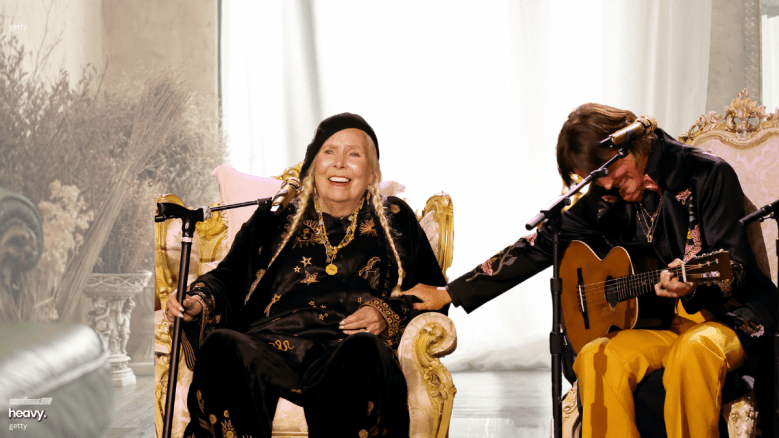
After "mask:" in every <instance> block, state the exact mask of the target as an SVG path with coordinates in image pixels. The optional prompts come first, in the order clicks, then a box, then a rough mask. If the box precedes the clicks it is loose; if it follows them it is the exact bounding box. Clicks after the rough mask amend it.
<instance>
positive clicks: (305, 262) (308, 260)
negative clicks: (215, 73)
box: [300, 257, 311, 268]
mask: <svg viewBox="0 0 779 438" xmlns="http://www.w3.org/2000/svg"><path fill="white" fill-rule="evenodd" d="M300 263H303V267H304V268H305V267H306V266H308V265H310V264H311V257H303V260H301V261H300Z"/></svg>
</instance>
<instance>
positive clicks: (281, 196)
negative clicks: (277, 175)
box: [270, 177, 300, 214]
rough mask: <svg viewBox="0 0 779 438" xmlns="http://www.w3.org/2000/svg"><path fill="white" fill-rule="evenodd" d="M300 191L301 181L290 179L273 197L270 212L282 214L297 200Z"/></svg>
mask: <svg viewBox="0 0 779 438" xmlns="http://www.w3.org/2000/svg"><path fill="white" fill-rule="evenodd" d="M298 191H300V180H299V179H297V178H294V177H293V178H289V179H287V180H286V181H284V184H282V185H281V189H279V191H278V192H277V193H276V194H275V195H274V196H273V201H272V205H271V207H270V211H271V212H272V213H274V214H277V213H280V212H282V211H284V209H286V208H287V206H288V205H289V203H290V202H291V201H292V200H293V199H295V197H297V195H298Z"/></svg>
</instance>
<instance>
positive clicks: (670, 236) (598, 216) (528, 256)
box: [448, 129, 777, 372]
mask: <svg viewBox="0 0 779 438" xmlns="http://www.w3.org/2000/svg"><path fill="white" fill-rule="evenodd" d="M656 133H657V136H658V138H657V140H655V142H654V144H653V147H652V152H651V154H650V157H649V159H648V163H647V168H646V173H647V174H648V175H649V176H650V177H651V178H652V179H653V180H654V181H656V182H657V183H658V185H659V187H660V188H661V189H662V192H663V205H662V209H661V211H660V216H659V219H658V221H659V222H658V225H657V228H656V230H655V234H654V239H653V242H652V244H653V246H654V248H655V250H656V252H657V253H658V254H659V256H660V257H661V258H662V263H664V264H663V265H661V267H664V266H666V265H667V264H668V263H670V262H671V261H673V260H674V259H676V258H679V259H683V260H686V258H685V255H687V256H688V258H689V256H692V255H695V254H704V253H708V252H712V251H714V250H719V249H723V250H726V251H728V252H729V253H730V258H731V262H732V264H733V267H734V269H733V271H734V272H733V275H734V278H733V281H732V283H731V284H730V285H728V286H726V287H720V286H718V285H712V286H706V285H703V284H699V285H698V287H697V290H696V292H695V294H694V295H693V296H692V298H691V299H689V301H687V300H683V303H684V307H685V310H687V311H688V312H689V313H694V312H697V311H699V310H700V309H707V310H708V311H710V312H711V313H712V314H714V315H715V316H716V317H717V319H718V320H720V321H722V322H724V323H725V324H727V325H728V326H730V327H731V328H734V329H735V331H736V333H737V334H738V336H739V339H740V340H741V343H742V345H743V347H744V350H745V352H746V353H747V357H748V361H749V364H750V366H751V369H752V372H757V371H758V369H759V368H760V365H759V364H760V363H761V362H762V363H765V361H766V359H767V357H766V355H765V354H763V355H762V357H761V352H763V353H765V351H770V350H766V346H767V344H769V343H768V342H767V340H768V339H769V338H770V336H769V334H770V333H772V332H773V330H774V329H775V320H776V309H777V289H776V287H775V286H774V284H773V282H771V281H770V280H769V279H768V278H767V277H766V276H765V275H764V274H763V273H762V272H761V271H760V269H759V268H758V266H757V262H756V260H755V256H754V254H753V253H752V249H751V247H750V244H749V241H748V239H747V235H746V232H745V229H744V227H743V226H742V225H741V224H740V223H739V222H738V220H739V219H740V218H742V217H743V216H744V194H743V191H742V190H741V185H740V184H739V182H738V178H737V176H736V173H735V171H734V170H733V168H732V167H731V166H730V165H729V164H727V163H726V162H725V161H723V160H722V159H720V158H717V157H715V156H713V155H711V154H708V153H706V152H704V151H702V150H701V149H699V148H695V147H690V146H686V145H683V144H681V143H679V142H677V141H676V140H674V139H673V138H671V137H670V136H669V135H668V134H666V133H665V132H663V131H662V130H660V129H658V130H657V131H656ZM690 201H692V202H693V203H694V205H695V214H696V216H697V222H698V225H697V229H695V228H694V229H693V230H691V231H692V232H691V233H690V234H691V236H690V242H688V236H687V233H688V229H689V228H690V219H691V218H690V210H689V206H690ZM635 214H636V210H635V208H633V207H632V206H631V203H628V202H625V201H624V200H622V199H621V198H619V196H618V193H616V196H615V193H614V192H608V191H606V190H605V189H604V188H602V187H599V186H595V185H591V186H590V190H589V192H588V193H587V194H585V195H584V196H583V197H582V199H580V200H579V201H578V202H577V203H576V204H574V205H573V206H572V207H571V208H570V209H568V210H567V211H566V212H565V213H564V214H563V219H562V225H561V241H562V243H563V245H562V246H563V249H564V248H565V247H566V245H567V244H568V243H569V242H571V241H572V240H581V241H584V242H586V243H588V244H591V245H594V246H597V244H598V243H601V244H602V243H604V242H605V243H608V246H623V247H629V246H630V245H631V242H630V240H631V239H632V238H633V236H634V235H635V234H634V233H633V232H631V231H630V229H629V228H632V227H629V225H630V224H631V223H635V220H636V219H635V217H634V216H635ZM632 229H633V230H635V228H632ZM688 243H691V244H692V245H689V246H688ZM552 249H553V245H552V236H551V233H550V231H549V229H548V227H547V226H546V225H545V226H543V227H541V228H540V229H539V231H538V232H536V233H534V234H531V235H529V236H526V237H523V238H521V239H519V240H518V241H517V242H516V243H515V244H513V245H511V246H509V247H507V248H505V249H504V250H503V251H501V252H500V253H498V254H497V255H495V256H494V257H492V258H490V259H489V260H487V261H485V262H484V263H483V264H482V265H480V266H478V267H476V268H475V269H474V270H473V271H471V272H470V273H467V274H465V275H463V276H461V277H460V278H458V279H456V280H454V281H453V282H452V283H450V284H449V286H448V289H449V294H450V296H451V298H452V301H453V303H454V304H455V305H457V306H463V308H464V309H465V310H466V311H467V312H471V311H473V310H474V309H476V308H478V307H479V306H481V305H482V304H484V303H486V302H487V301H489V300H491V299H492V298H495V297H496V296H498V295H500V294H502V293H503V292H505V291H507V290H509V289H511V288H512V287H514V286H515V285H517V284H519V283H521V282H522V281H524V280H526V279H527V278H530V277H532V276H533V275H535V274H537V273H538V272H540V271H542V270H544V269H545V268H547V267H549V266H551V264H552V262H553V259H552ZM668 309H669V310H668V311H669V312H671V311H672V309H673V306H672V305H670V306H668Z"/></svg>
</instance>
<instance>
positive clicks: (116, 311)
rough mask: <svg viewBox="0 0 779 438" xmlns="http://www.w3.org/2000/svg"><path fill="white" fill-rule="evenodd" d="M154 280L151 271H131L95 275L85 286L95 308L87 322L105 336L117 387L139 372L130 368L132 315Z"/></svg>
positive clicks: (131, 383)
mask: <svg viewBox="0 0 779 438" xmlns="http://www.w3.org/2000/svg"><path fill="white" fill-rule="evenodd" d="M150 279H151V272H150V271H143V272H136V273H131V274H94V273H93V274H92V275H90V277H89V279H88V280H87V284H86V286H85V287H84V293H85V294H86V295H87V296H88V297H89V298H91V299H92V305H93V306H94V310H91V311H89V313H87V324H89V326H90V327H92V328H93V329H95V331H97V332H98V333H100V336H101V337H102V338H103V343H104V346H105V348H106V351H108V354H109V358H108V361H109V362H110V363H111V380H112V381H113V384H114V386H127V385H134V384H135V374H134V373H133V370H132V368H130V366H129V363H130V356H128V355H127V341H128V340H129V339H130V317H131V316H132V311H133V308H134V307H135V301H134V300H133V297H134V296H135V295H137V294H138V293H140V292H141V291H142V290H143V288H144V287H145V286H146V285H147V284H148V283H149V280H150Z"/></svg>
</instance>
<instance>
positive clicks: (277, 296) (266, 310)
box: [265, 294, 281, 316]
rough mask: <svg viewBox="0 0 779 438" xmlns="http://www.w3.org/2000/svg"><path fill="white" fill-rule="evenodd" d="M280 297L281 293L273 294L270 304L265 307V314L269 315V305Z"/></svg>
mask: <svg viewBox="0 0 779 438" xmlns="http://www.w3.org/2000/svg"><path fill="white" fill-rule="evenodd" d="M280 299H281V295H278V294H273V299H271V300H270V304H268V307H266V308H265V316H270V306H272V305H274V304H276V302H277V301H279V300H280Z"/></svg>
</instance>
